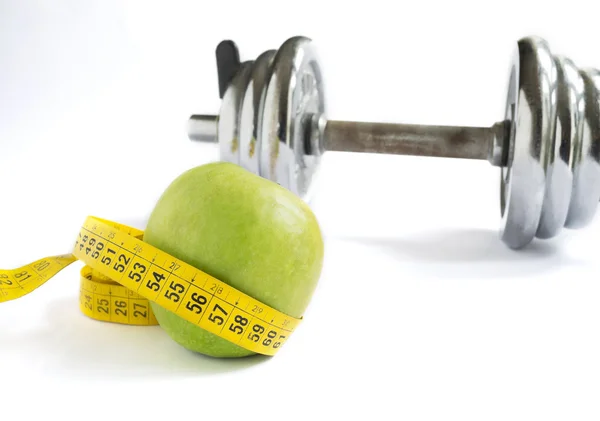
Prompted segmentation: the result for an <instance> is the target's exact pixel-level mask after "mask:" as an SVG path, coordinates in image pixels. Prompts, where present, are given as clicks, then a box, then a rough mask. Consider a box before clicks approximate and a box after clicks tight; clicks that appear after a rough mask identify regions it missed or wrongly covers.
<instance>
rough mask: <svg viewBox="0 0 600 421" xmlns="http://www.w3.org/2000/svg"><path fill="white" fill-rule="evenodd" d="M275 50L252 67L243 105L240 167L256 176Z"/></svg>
mask: <svg viewBox="0 0 600 421" xmlns="http://www.w3.org/2000/svg"><path fill="white" fill-rule="evenodd" d="M274 57H275V50H269V51H266V52H264V53H263V54H261V55H260V56H259V57H258V58H257V59H256V61H255V62H254V65H253V67H252V73H251V75H250V79H249V82H248V85H247V86H246V92H245V94H244V99H243V103H242V111H241V121H240V162H239V163H240V165H241V166H242V167H244V168H245V169H247V170H248V171H250V172H253V173H254V174H261V171H260V149H261V143H260V130H261V125H262V119H263V110H264V101H265V96H266V90H267V84H268V82H269V76H270V74H271V67H272V63H273V58H274Z"/></svg>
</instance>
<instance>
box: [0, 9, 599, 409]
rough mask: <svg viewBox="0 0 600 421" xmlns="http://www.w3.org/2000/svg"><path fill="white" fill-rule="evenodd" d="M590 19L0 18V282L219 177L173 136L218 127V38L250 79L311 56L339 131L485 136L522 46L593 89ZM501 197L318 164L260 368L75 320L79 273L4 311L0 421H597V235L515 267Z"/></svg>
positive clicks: (484, 12) (262, 13) (376, 162)
mask: <svg viewBox="0 0 600 421" xmlns="http://www.w3.org/2000/svg"><path fill="white" fill-rule="evenodd" d="M599 12H600V7H599V6H598V3H597V2H596V1H588V2H584V1H569V2H553V1H547V0H545V1H529V2H526V1H523V0H518V1H512V0H503V1H501V2H488V1H472V2H469V1H451V2H449V1H440V2H431V1H418V2H396V1H395V2H389V3H388V2H379V1H374V0H370V1H363V2H358V3H355V5H352V4H351V3H349V2H344V3H338V4H336V3H335V2H325V1H322V0H321V1H312V0H303V1H300V2H289V3H286V2H283V1H273V2H266V1H255V0H253V1H243V2H236V3H234V2H225V1H210V2H198V1H196V2H191V3H181V2H174V1H170V2H164V3H163V4H158V3H152V2H143V3H142V2H140V3H133V2H117V1H98V2H89V1H88V2H81V1H75V0H73V1H61V2H58V1H57V2H45V1H41V0H40V1H18V0H14V1H10V0H8V1H7V0H2V1H0V212H1V216H2V218H1V219H0V235H1V240H0V267H5V268H10V267H15V266H18V265H21V264H25V263H27V262H29V261H31V260H33V259H35V258H39V257H42V256H45V255H51V254H59V253H65V252H69V251H70V247H71V245H72V242H73V239H74V235H75V234H76V232H77V229H78V227H79V225H80V224H81V222H82V221H83V219H84V218H85V216H86V215H98V216H102V217H105V218H112V219H115V220H119V221H121V222H125V223H130V224H132V225H135V226H138V227H140V228H143V227H144V224H145V222H144V221H145V218H146V217H147V215H148V213H149V212H150V211H151V209H152V206H153V204H154V202H155V200H156V199H157V197H158V196H159V195H160V194H161V192H162V190H163V189H164V188H165V187H166V186H167V185H168V184H169V183H170V182H171V181H172V180H173V178H175V177H176V176H177V175H179V174H180V173H181V172H183V171H184V170H186V169H188V168H191V167H193V166H196V165H200V164H202V163H205V162H209V161H214V160H217V159H218V154H217V150H216V149H215V148H214V147H212V146H211V145H200V144H194V143H192V142H190V141H188V140H187V137H186V134H185V121H186V119H187V117H188V115H189V114H190V113H213V112H216V111H217V110H218V106H219V98H218V95H217V79H216V70H215V64H214V47H215V46H216V44H217V43H218V42H219V41H220V40H221V39H223V38H231V39H234V40H236V41H237V43H238V45H239V47H240V49H241V53H242V58H243V59H251V58H254V57H256V56H257V55H258V54H259V53H261V52H262V51H264V50H266V49H269V48H276V47H278V46H279V45H280V44H281V43H282V42H283V41H284V40H285V39H287V38H288V37H290V36H293V35H305V36H309V37H311V38H313V39H314V40H315V42H316V43H317V46H318V48H319V53H320V56H321V58H322V67H323V70H324V73H325V77H326V84H327V95H328V110H329V116H330V117H331V118H337V119H358V120H374V121H397V122H405V123H432V124H462V125H490V124H492V123H493V122H494V121H495V120H496V119H500V118H501V117H502V115H503V110H504V100H505V88H506V85H507V78H508V71H509V65H510V60H511V57H512V54H513V51H514V48H515V42H516V41H517V39H519V38H520V37H523V36H526V35H530V34H535V35H540V36H543V37H545V38H546V39H547V40H548V41H549V42H550V43H551V46H552V47H553V50H554V51H555V52H559V53H565V54H567V55H569V56H570V57H572V58H573V59H574V60H575V62H576V63H578V64H579V65H582V66H590V65H594V64H596V65H598V66H600V50H599V49H598V39H599V33H598V28H597V26H598V19H599V16H600V13H599ZM498 177H499V171H498V170H497V169H496V168H493V167H491V166H490V165H489V164H488V163H487V162H470V161H469V162H467V161H461V160H455V161H450V160H443V159H417V158H413V157H389V156H370V155H351V154H341V153H338V154H336V153H330V154H328V155H327V156H326V157H325V159H324V166H323V171H322V178H321V184H320V189H319V190H318V192H317V195H316V197H315V199H314V202H312V204H311V205H312V207H313V209H314V211H315V213H316V214H317V217H318V218H319V221H320V223H321V226H322V229H323V233H324V236H325V240H326V261H325V266H324V269H323V274H322V278H321V281H320V284H319V287H318V289H317V291H316V293H315V295H314V299H313V301H312V302H311V305H310V307H309V310H308V311H307V313H306V315H305V321H304V322H303V324H302V325H301V327H300V328H299V329H298V330H297V332H296V333H295V334H294V336H293V337H292V339H290V341H289V342H288V344H287V345H286V347H285V348H284V349H283V350H282V351H281V352H280V353H279V354H278V355H277V356H276V357H274V358H271V359H267V358H255V359H244V360H235V361H222V360H214V359H209V358H204V357H202V356H199V355H195V354H192V353H190V352H187V351H185V350H184V349H183V348H181V347H179V346H178V345H176V344H175V343H174V342H173V341H171V340H170V339H169V337H168V336H167V335H166V334H165V333H164V332H163V331H162V330H161V329H160V328H158V327H155V328H135V327H126V326H117V325H111V324H104V323H99V322H95V321H92V320H90V319H87V318H85V317H84V316H83V315H81V314H80V313H79V310H78V303H77V297H78V277H77V273H78V270H79V265H80V264H79V263H77V264H74V265H72V266H71V267H69V268H68V269H66V270H65V271H64V272H62V273H61V274H60V275H59V276H57V277H56V279H53V280H52V281H51V282H50V283H49V284H47V285H45V286H43V287H42V288H40V289H39V290H37V291H36V292H35V293H34V294H31V295H29V296H27V297H25V298H23V299H21V300H17V301H14V302H9V303H5V304H2V305H1V306H0V401H1V402H2V404H1V405H0V419H2V420H18V419H36V418H35V417H42V416H48V415H50V414H58V415H62V416H63V419H86V420H89V419H101V420H107V419H113V420H116V419H146V420H148V419H182V420H188V419H189V420H198V419H219V420H223V419H233V418H235V417H244V418H247V419H260V420H265V419H346V418H350V417H354V416H356V417H359V418H360V419H403V420H461V421H466V420H477V421H481V420H513V421H514V420H579V421H580V420H597V419H598V418H599V417H600V405H599V400H598V396H599V393H600V305H599V301H600V279H599V277H598V273H599V270H600V262H599V259H598V253H599V251H598V250H600V238H599V236H598V233H599V231H600V227H599V226H598V223H594V224H593V225H592V226H590V227H589V228H588V229H587V230H582V231H576V232H565V233H563V234H562V235H561V236H560V237H559V238H557V239H555V240H551V241H546V242H535V243H534V244H532V246H531V247H529V248H528V249H526V250H523V251H521V252H513V251H510V250H508V249H506V247H505V246H504V245H503V244H502V243H501V242H500V240H499V239H498V233H497V227H498V225H499V218H500V216H499V200H498V184H499V180H498ZM120 180H125V181H126V182H125V183H123V182H122V181H120ZM124 185H127V186H133V187H130V188H125V187H124ZM382 320H385V323H382V322H381V321H382ZM103 404H106V405H105V406H103Z"/></svg>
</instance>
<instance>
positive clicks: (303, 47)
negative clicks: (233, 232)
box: [260, 37, 325, 198]
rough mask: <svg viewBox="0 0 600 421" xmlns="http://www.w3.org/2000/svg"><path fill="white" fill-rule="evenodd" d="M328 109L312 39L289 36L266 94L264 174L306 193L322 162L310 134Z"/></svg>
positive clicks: (261, 156)
mask: <svg viewBox="0 0 600 421" xmlns="http://www.w3.org/2000/svg"><path fill="white" fill-rule="evenodd" d="M324 114H325V99H324V91H323V78H322V74H321V69H320V66H319V63H318V59H317V55H316V52H315V49H314V46H313V44H312V41H311V40H310V39H309V38H305V37H294V38H291V39H289V40H288V41H286V42H285V43H284V44H283V45H282V46H281V48H280V49H279V50H278V52H277V54H276V56H275V58H274V61H273V68H272V75H271V78H270V81H269V84H268V87H267V92H266V96H265V101H264V111H263V126H262V129H261V131H260V133H261V151H260V168H261V175H262V176H263V177H265V178H268V179H270V180H273V181H275V182H277V183H279V184H281V185H282V186H284V187H286V188H288V189H289V190H291V191H292V192H294V193H295V194H297V195H298V196H300V197H302V198H306V197H307V196H308V195H309V187H310V185H311V182H312V180H313V178H314V176H315V173H316V170H317V168H318V165H319V162H320V154H319V153H317V151H315V150H314V149H315V148H311V145H310V144H309V143H310V142H311V133H313V132H314V122H315V119H319V118H320V117H321V116H323V115H324ZM309 152H310V153H309Z"/></svg>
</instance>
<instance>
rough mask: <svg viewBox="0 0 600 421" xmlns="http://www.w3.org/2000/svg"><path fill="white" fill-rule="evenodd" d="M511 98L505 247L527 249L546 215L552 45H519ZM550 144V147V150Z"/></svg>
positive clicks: (504, 194) (523, 41) (553, 80)
mask: <svg viewBox="0 0 600 421" xmlns="http://www.w3.org/2000/svg"><path fill="white" fill-rule="evenodd" d="M517 45H518V48H517V54H516V57H515V60H514V64H513V68H512V72H511V81H510V87H509V94H508V98H507V107H506V112H507V118H509V119H510V120H511V126H512V127H511V131H510V138H509V151H508V163H507V166H506V167H505V168H503V169H502V178H501V183H502V185H501V211H502V223H501V228H500V236H501V238H502V241H504V243H506V244H507V245H508V246H509V247H511V248H513V249H518V248H522V247H524V246H525V245H527V244H529V243H530V242H531V240H532V239H533V238H534V237H535V235H536V232H537V229H538V226H539V222H540V218H541V213H542V205H543V202H544V192H545V188H546V175H547V169H548V164H549V161H550V159H549V155H552V153H553V151H552V150H549V148H550V149H551V148H552V146H553V145H552V143H553V142H548V139H551V136H552V129H553V126H554V112H553V101H554V98H555V96H556V94H555V87H556V80H557V77H556V73H557V72H556V67H555V63H554V60H553V58H552V55H551V54H550V50H549V48H548V46H547V44H546V43H545V42H544V41H543V40H541V39H539V38H524V39H521V40H520V41H519V42H518V44H517ZM549 143H550V145H549Z"/></svg>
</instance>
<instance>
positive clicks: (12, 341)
mask: <svg viewBox="0 0 600 421" xmlns="http://www.w3.org/2000/svg"><path fill="white" fill-rule="evenodd" d="M11 352H14V353H19V354H21V356H22V355H23V354H24V353H25V354H27V356H28V358H30V360H31V364H32V365H36V364H42V365H43V367H44V371H46V372H48V374H50V375H60V376H65V375H68V376H72V377H76V378H82V377H95V378H98V377H100V378H128V377H129V378H131V377H148V378H169V377H197V376H207V375H213V374H219V373H225V372H230V371H236V370H243V369H246V368H250V367H251V366H254V365H257V364H260V363H262V362H265V361H267V360H268V359H269V357H264V356H261V355H254V356H251V357H246V358H240V359H217V358H211V357H206V356H203V355H201V354H197V353H194V352H190V351H188V350H186V349H185V348H183V347H181V346H180V345H178V344H177V343H175V342H174V341H173V340H172V339H171V338H170V337H169V336H168V335H167V333H166V332H165V331H164V330H162V329H161V328H160V327H158V326H143V327H142V326H126V325H120V324H113V323H105V322H100V321H97V320H92V319H89V318H87V317H86V316H84V315H83V314H81V312H80V311H79V302H78V300H77V297H72V298H68V299H62V300H59V301H55V302H53V303H51V304H49V306H48V311H47V319H46V321H45V323H43V324H40V325H39V326H36V327H35V328H32V329H31V330H27V331H18V332H15V331H12V332H11V331H10V330H8V332H6V331H5V332H4V333H3V334H2V335H1V336H0V355H2V356H7V357H10V354H11ZM0 360H2V361H4V362H8V361H10V358H0ZM0 368H1V366H0Z"/></svg>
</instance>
